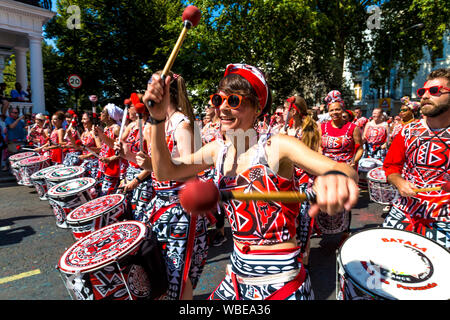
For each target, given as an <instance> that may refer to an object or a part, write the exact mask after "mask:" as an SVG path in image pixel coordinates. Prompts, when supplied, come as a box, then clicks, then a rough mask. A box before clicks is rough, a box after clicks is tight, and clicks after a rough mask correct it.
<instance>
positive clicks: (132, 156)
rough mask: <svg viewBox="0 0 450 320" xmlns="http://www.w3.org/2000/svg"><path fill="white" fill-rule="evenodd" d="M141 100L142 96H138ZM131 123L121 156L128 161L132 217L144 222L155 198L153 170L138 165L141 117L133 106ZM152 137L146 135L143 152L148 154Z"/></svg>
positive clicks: (127, 187)
mask: <svg viewBox="0 0 450 320" xmlns="http://www.w3.org/2000/svg"><path fill="white" fill-rule="evenodd" d="M137 96H138V97H139V98H141V97H142V94H138V95H137ZM128 114H129V118H130V123H129V124H128V126H127V127H126V128H125V129H124V131H123V135H122V140H121V141H120V142H121V143H122V146H123V147H122V149H121V155H122V158H123V159H125V160H126V161H128V166H127V169H126V174H125V185H124V192H126V193H128V194H130V195H131V197H130V199H129V203H130V205H131V215H132V217H133V219H134V220H139V221H142V220H143V219H144V218H143V217H144V213H145V210H146V207H147V205H148V203H149V202H150V200H151V199H152V198H153V196H154V190H153V187H152V179H151V170H145V169H142V168H141V167H140V166H139V165H138V164H137V163H136V155H137V153H138V152H139V150H140V146H141V140H140V136H139V117H138V114H137V112H136V108H135V106H134V105H133V104H131V105H130V108H129V109H128ZM147 119H148V110H147V109H145V112H144V113H143V114H142V130H143V132H144V133H145V132H146V131H148V130H150V124H149V123H147ZM146 136H148V137H150V134H149V133H147V134H144V139H143V140H144V141H143V146H142V148H143V150H144V152H148V150H149V148H148V147H149V143H148V141H147V139H145V137H146Z"/></svg>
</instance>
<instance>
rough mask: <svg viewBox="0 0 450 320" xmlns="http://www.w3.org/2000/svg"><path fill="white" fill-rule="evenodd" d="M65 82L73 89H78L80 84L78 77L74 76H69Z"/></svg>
mask: <svg viewBox="0 0 450 320" xmlns="http://www.w3.org/2000/svg"><path fill="white" fill-rule="evenodd" d="M67 82H68V83H69V86H71V87H72V88H73V89H78V88H80V87H81V84H82V81H81V78H80V76H78V75H76V74H71V75H70V76H69V78H68V79H67Z"/></svg>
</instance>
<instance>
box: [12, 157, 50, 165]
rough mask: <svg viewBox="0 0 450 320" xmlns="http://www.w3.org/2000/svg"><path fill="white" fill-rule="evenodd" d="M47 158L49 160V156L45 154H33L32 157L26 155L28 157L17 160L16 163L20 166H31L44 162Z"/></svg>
mask: <svg viewBox="0 0 450 320" xmlns="http://www.w3.org/2000/svg"><path fill="white" fill-rule="evenodd" d="M49 160H50V158H49V157H47V156H33V157H28V158H25V159H22V160H20V161H18V165H19V166H20V167H28V166H32V165H35V164H37V163H42V162H46V161H49Z"/></svg>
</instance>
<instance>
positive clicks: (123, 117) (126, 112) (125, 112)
mask: <svg viewBox="0 0 450 320" xmlns="http://www.w3.org/2000/svg"><path fill="white" fill-rule="evenodd" d="M127 100H128V99H126V100H125V105H126V107H125V110H123V116H122V123H121V124H120V131H119V140H118V141H119V143H121V142H120V140H122V135H123V129H124V128H125V123H126V122H127V114H128V104H129V103H127ZM115 154H116V156H119V154H120V151H119V150H116V152H115Z"/></svg>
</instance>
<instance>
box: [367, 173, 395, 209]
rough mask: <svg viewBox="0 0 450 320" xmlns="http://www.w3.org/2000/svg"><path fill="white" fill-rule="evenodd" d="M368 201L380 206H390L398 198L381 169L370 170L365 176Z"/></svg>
mask: <svg viewBox="0 0 450 320" xmlns="http://www.w3.org/2000/svg"><path fill="white" fill-rule="evenodd" d="M367 179H368V180H369V196H370V200H372V201H373V202H376V203H380V204H391V203H393V202H394V200H395V199H397V198H398V196H399V193H398V190H397V188H396V187H394V186H393V185H391V184H390V183H388V182H387V179H386V174H385V173H384V170H383V167H378V168H375V169H372V170H370V171H369V173H368V174H367Z"/></svg>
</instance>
